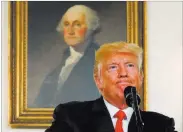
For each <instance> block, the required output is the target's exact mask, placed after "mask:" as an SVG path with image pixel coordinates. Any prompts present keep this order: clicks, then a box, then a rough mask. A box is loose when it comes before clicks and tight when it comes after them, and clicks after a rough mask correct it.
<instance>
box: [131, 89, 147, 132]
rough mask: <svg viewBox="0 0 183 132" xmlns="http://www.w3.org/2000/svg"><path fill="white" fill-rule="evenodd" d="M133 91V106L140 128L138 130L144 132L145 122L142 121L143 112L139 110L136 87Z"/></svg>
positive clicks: (137, 124)
mask: <svg viewBox="0 0 183 132" xmlns="http://www.w3.org/2000/svg"><path fill="white" fill-rule="evenodd" d="M131 93H132V98H133V99H132V100H133V101H132V107H133V109H134V112H135V118H136V126H137V130H138V132H143V127H144V122H143V121H142V118H141V114H140V111H139V106H138V102H137V94H136V89H132V90H131Z"/></svg>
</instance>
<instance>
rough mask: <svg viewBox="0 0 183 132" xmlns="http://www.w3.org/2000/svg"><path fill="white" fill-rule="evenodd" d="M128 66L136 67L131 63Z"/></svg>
mask: <svg viewBox="0 0 183 132" xmlns="http://www.w3.org/2000/svg"><path fill="white" fill-rule="evenodd" d="M127 66H128V67H134V66H135V65H134V64H131V63H129V64H127Z"/></svg>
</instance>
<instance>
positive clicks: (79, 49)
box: [69, 37, 93, 55]
mask: <svg viewBox="0 0 183 132" xmlns="http://www.w3.org/2000/svg"><path fill="white" fill-rule="evenodd" d="M92 42H93V38H92V37H90V38H88V39H86V40H85V41H84V42H83V43H80V44H78V45H77V46H70V47H69V48H70V52H71V55H72V53H73V52H77V53H80V54H84V52H85V50H86V49H87V47H88V46H89V45H90V44H91V43H92Z"/></svg>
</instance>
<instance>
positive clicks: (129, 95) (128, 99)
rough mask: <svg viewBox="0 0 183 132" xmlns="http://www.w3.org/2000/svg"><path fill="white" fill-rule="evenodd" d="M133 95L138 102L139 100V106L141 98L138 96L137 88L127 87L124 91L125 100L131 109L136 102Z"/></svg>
mask: <svg viewBox="0 0 183 132" xmlns="http://www.w3.org/2000/svg"><path fill="white" fill-rule="evenodd" d="M133 93H135V94H136V100H137V103H138V105H139V104H140V101H141V100H140V96H139V95H138V94H137V92H136V88H135V87H133V86H127V87H126V88H125V90H124V96H125V99H126V104H127V105H128V106H129V107H132V104H133V102H134V100H133Z"/></svg>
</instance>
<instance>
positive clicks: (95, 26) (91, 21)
mask: <svg viewBox="0 0 183 132" xmlns="http://www.w3.org/2000/svg"><path fill="white" fill-rule="evenodd" d="M70 11H72V12H79V13H84V14H85V17H86V24H87V27H88V29H89V30H91V31H92V32H95V33H96V32H98V31H99V29H100V19H99V17H98V15H97V12H96V11H94V10H93V9H91V8H89V7H87V6H85V5H74V6H72V7H70V8H69V9H68V10H67V11H66V13H65V14H64V15H63V16H62V18H61V20H60V22H59V24H58V26H57V28H56V30H57V31H58V32H62V31H63V22H64V16H65V15H66V14H67V12H70Z"/></svg>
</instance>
